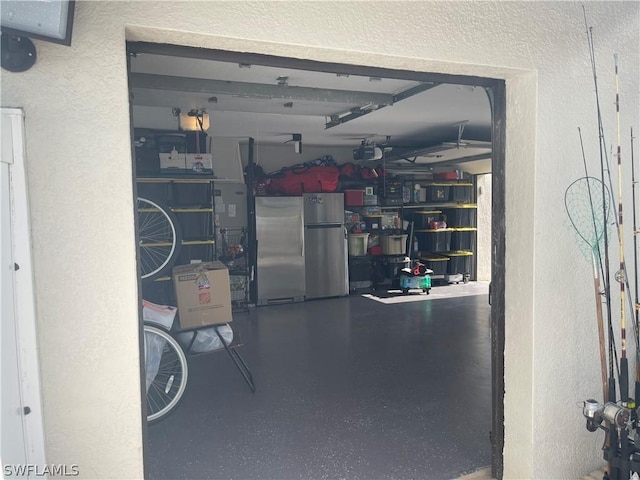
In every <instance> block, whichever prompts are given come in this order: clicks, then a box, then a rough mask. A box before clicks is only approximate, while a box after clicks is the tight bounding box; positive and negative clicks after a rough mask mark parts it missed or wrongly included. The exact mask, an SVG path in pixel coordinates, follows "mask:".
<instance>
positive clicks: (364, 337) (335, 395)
mask: <svg viewBox="0 0 640 480" xmlns="http://www.w3.org/2000/svg"><path fill="white" fill-rule="evenodd" d="M487 290H488V288H487V284H480V283H470V284H468V285H462V284H461V285H450V286H442V287H434V288H433V289H432V291H431V295H424V294H419V293H415V294H410V295H408V296H396V295H394V294H385V295H383V294H380V297H373V298H367V297H363V296H350V297H344V298H338V299H330V300H317V301H311V302H305V303H300V304H288V305H279V306H269V307H259V308H255V309H252V310H251V311H250V312H249V313H245V314H238V315H235V316H234V322H233V327H234V330H235V331H239V332H240V334H241V336H242V340H243V343H244V346H243V347H241V348H240V352H241V354H242V355H243V357H244V359H245V360H246V361H247V363H248V364H249V366H250V368H251V370H252V372H253V375H254V377H255V380H256V386H257V392H256V393H255V394H253V393H251V391H250V390H249V388H248V386H247V385H246V384H245V383H244V381H243V379H242V377H241V376H240V374H239V372H238V371H237V370H236V369H235V367H234V366H233V364H232V363H231V360H230V359H229V357H228V356H227V354H226V353H225V352H224V351H219V352H215V353H212V354H208V355H203V356H199V357H194V358H192V359H191V361H190V368H191V370H190V378H189V386H188V389H187V392H186V394H185V397H184V398H183V401H182V403H181V404H180V405H179V406H178V408H177V410H176V411H175V412H174V413H173V414H171V415H170V416H169V417H167V418H166V419H164V420H162V421H161V422H160V423H158V424H155V425H151V426H149V428H148V446H147V454H148V459H149V462H148V466H149V471H148V474H149V477H150V478H152V479H200V478H202V479H204V478H211V479H244V480H249V479H334V478H344V479H410V478H411V479H415V478H420V479H449V478H456V477H458V476H459V475H460V474H462V473H465V472H470V471H473V470H475V469H477V468H479V467H482V466H486V465H488V464H489V463H490V443H489V431H490V428H491V371H490V364H491V352H490V327H489V316H490V307H489V305H488V302H487V300H488V299H487ZM458 294H462V295H464V296H460V297H456V296H455V295H458Z"/></svg>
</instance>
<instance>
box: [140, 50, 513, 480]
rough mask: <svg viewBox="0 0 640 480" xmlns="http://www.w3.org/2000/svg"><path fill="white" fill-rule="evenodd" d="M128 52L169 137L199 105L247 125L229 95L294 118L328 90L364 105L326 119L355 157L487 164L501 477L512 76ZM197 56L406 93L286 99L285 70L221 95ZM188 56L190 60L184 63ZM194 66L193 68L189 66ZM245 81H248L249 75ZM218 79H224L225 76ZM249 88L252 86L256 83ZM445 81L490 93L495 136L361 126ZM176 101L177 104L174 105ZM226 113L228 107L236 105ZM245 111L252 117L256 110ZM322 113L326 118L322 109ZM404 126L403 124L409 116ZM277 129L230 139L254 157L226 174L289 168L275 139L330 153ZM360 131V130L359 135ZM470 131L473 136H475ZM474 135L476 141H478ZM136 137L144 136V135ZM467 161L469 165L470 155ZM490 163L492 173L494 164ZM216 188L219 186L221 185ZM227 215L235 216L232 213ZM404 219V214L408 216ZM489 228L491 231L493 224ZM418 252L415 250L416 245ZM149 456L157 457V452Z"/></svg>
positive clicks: (444, 165) (198, 142) (148, 107)
mask: <svg viewBox="0 0 640 480" xmlns="http://www.w3.org/2000/svg"><path fill="white" fill-rule="evenodd" d="M128 51H129V54H130V59H129V61H130V65H131V70H130V86H131V89H132V93H133V102H132V109H133V112H132V114H133V126H134V127H138V126H142V127H144V128H149V129H151V130H153V129H156V130H166V132H165V133H167V134H168V133H170V131H171V130H172V129H173V130H176V129H177V128H176V127H177V125H178V122H179V117H180V113H185V112H184V111H186V113H187V114H189V113H190V112H193V110H195V111H196V112H195V117H198V113H199V112H202V113H207V114H208V115H209V120H210V121H211V120H212V121H213V122H212V124H211V125H212V128H213V129H215V128H216V125H221V124H222V125H225V124H226V125H228V126H229V125H232V124H233V122H234V121H237V122H239V123H237V124H236V125H240V124H242V122H243V120H242V117H241V115H240V113H238V112H237V111H236V113H235V115H236V118H235V119H233V115H231V117H229V118H230V120H228V121H222V122H220V121H219V120H218V117H219V114H218V110H217V106H219V105H222V104H223V103H224V101H225V100H226V99H227V97H229V98H232V99H235V100H236V101H243V102H245V105H246V104H249V105H250V107H244V108H251V109H253V111H254V113H255V111H256V109H257V108H258V107H257V104H258V103H259V102H261V101H262V102H264V98H266V97H267V96H270V100H273V99H274V98H275V99H276V100H275V102H277V103H278V105H277V108H280V109H281V111H278V112H268V111H267V112H262V113H264V114H268V115H273V116H274V118H275V117H283V116H285V115H287V113H286V112H288V111H290V110H292V109H295V110H297V109H299V108H304V107H309V108H310V107H311V106H310V105H305V102H309V101H310V100H309V98H310V96H311V95H316V96H317V95H324V98H323V100H322V101H323V102H324V104H325V106H328V105H331V106H334V107H335V105H332V104H335V103H343V104H344V103H349V102H352V103H354V105H352V106H350V108H349V109H347V110H344V111H341V112H340V111H338V112H334V113H329V114H327V115H325V116H324V118H322V119H321V123H322V127H323V128H322V129H321V130H320V132H319V135H324V136H327V135H331V134H332V133H333V132H336V131H340V130H341V129H342V130H343V131H344V132H345V133H343V134H342V135H340V136H339V137H340V141H341V146H342V148H343V151H345V152H348V154H349V155H352V154H353V152H354V150H358V149H359V148H360V147H359V145H362V146H364V147H366V150H367V153H366V155H369V154H371V155H373V156H376V155H377V154H378V153H377V151H376V149H379V150H382V155H383V156H384V158H382V160H383V161H384V162H385V164H384V167H386V169H387V170H390V171H393V169H394V168H396V170H404V171H405V172H407V171H410V170H411V169H414V170H415V169H420V168H427V169H429V168H430V169H432V171H433V168H434V167H435V170H440V169H442V170H455V169H457V168H454V167H460V166H461V165H465V167H468V168H469V169H471V170H473V168H474V167H476V168H478V169H479V170H476V173H474V174H472V177H473V182H472V183H473V191H474V196H475V195H477V194H478V193H479V192H482V193H483V194H484V193H485V192H486V189H487V186H488V185H490V186H491V202H490V205H491V215H490V222H491V223H490V229H489V231H490V232H491V233H490V236H491V245H492V247H493V248H492V249H491V250H492V253H491V255H490V260H489V263H490V265H489V268H488V269H487V268H484V271H486V270H489V271H490V275H491V285H492V288H491V293H490V297H491V322H490V328H491V369H492V372H491V378H492V381H491V391H492V401H491V405H492V412H491V417H492V421H491V424H492V427H491V464H492V469H493V475H494V477H496V478H501V476H502V451H503V445H504V425H503V424H504V414H503V411H504V406H503V396H504V359H503V352H504V236H505V231H504V228H505V222H504V180H505V179H504V131H505V109H506V99H505V88H504V82H503V81H499V80H494V79H487V78H480V77H464V76H451V75H442V74H429V73H422V72H412V71H400V70H389V69H380V68H373V67H363V66H355V65H343V64H333V63H332V64H329V63H321V62H315V61H307V60H299V59H290V58H282V57H273V56H266V55H255V54H245V53H236V52H228V51H215V50H202V49H195V48H190V47H180V46H174V45H161V44H147V43H140V42H138V43H129V44H128ZM166 59H170V60H175V61H177V63H175V62H170V63H172V64H173V67H169V70H162V68H160V67H159V65H160V64H161V63H155V62H156V61H157V62H162V61H164V60H166ZM140 60H142V62H139V61H140ZM194 61H195V62H200V64H201V65H204V64H206V63H207V62H217V63H218V65H219V64H220V63H225V64H227V65H228V66H229V68H233V69H235V72H234V75H236V74H237V73H238V72H241V73H242V74H246V73H247V72H251V71H253V72H256V71H258V70H259V67H263V68H271V69H273V70H274V72H278V71H282V70H287V71H288V70H297V71H300V72H310V73H309V74H310V75H330V76H332V77H333V79H334V81H339V80H340V79H349V78H351V79H352V80H353V79H355V78H357V77H361V78H366V79H367V81H368V82H370V84H371V85H373V86H375V85H377V84H378V82H384V81H387V80H388V81H390V82H398V84H397V90H396V91H394V92H393V93H392V94H391V98H392V104H388V105H386V104H384V102H385V98H384V97H375V99H374V100H371V101H366V99H362V98H360V97H358V96H357V94H361V93H363V92H366V90H365V89H361V90H354V89H352V90H348V92H347V94H346V95H347V97H346V98H345V97H341V96H340V95H341V93H340V92H339V90H340V89H338V88H323V89H320V90H322V91H320V92H318V89H317V88H316V91H315V92H314V91H312V90H313V89H314V87H312V86H309V87H300V88H301V89H304V88H307V90H299V91H298V92H296V93H297V95H299V96H302V98H297V97H296V98H282V96H280V97H278V96H277V90H276V91H275V93H276V95H275V96H274V88H273V87H275V88H276V89H277V88H280V89H282V90H285V89H287V88H288V87H293V86H296V85H293V82H292V79H289V78H287V76H286V75H280V74H279V75H277V76H276V77H275V78H274V79H273V85H266V84H264V83H260V82H244V81H243V82H241V81H240V80H234V83H237V84H239V83H254V84H256V83H259V85H252V86H251V89H252V90H251V92H250V94H247V93H246V91H245V92H242V91H239V90H238V91H235V90H233V89H229V88H227V89H225V88H224V87H225V86H224V85H220V84H218V85H215V87H216V88H217V89H218V91H220V92H222V93H215V92H213V91H211V89H210V85H209V87H207V85H206V83H207V78H201V77H203V76H204V77H206V75H205V74H204V73H202V72H200V73H197V72H198V68H199V67H194V63H189V62H194ZM136 62H139V63H138V66H136V65H135V63H136ZM180 62H187V63H185V64H183V65H182V66H180ZM187 65H190V66H188V67H187ZM171 68H174V70H173V71H172V70H171ZM154 69H157V70H156V71H155V72H154V73H149V72H153V71H154ZM252 69H253V70H252ZM187 72H189V73H187ZM236 78H245V79H246V78H247V77H236ZM192 80H193V81H192ZM214 80H216V79H214ZM217 80H219V78H218V79H217ZM172 82H174V83H172ZM189 83H190V86H188V87H187V86H186V85H187V84H189ZM227 86H228V84H227ZM243 86H244V87H246V85H243ZM236 87H238V85H233V88H236ZM440 87H442V88H441V89H446V88H450V89H452V90H454V91H455V90H456V89H458V91H462V92H475V94H478V93H481V94H482V95H483V96H488V98H489V104H490V106H491V112H490V116H491V120H490V127H489V132H488V135H489V136H488V138H486V137H482V132H479V131H475V132H474V129H473V123H472V122H468V121H463V122H457V123H456V124H451V122H450V124H448V125H446V128H444V127H442V126H440V133H439V134H438V133H437V132H436V130H437V129H436V130H434V132H433V133H432V134H431V135H430V137H429V141H420V142H418V141H417V136H419V135H420V134H421V133H422V134H424V132H420V125H415V127H414V131H413V132H412V131H410V130H407V133H406V134H405V135H402V134H393V135H388V134H387V132H384V131H383V132H378V131H374V130H370V129H367V128H365V127H364V126H363V127H362V128H360V126H361V125H366V123H361V122H365V121H368V120H369V119H371V118H375V116H376V115H379V114H382V113H384V112H385V111H392V110H393V109H394V108H398V109H399V108H402V106H403V105H410V104H411V102H412V101H413V102H415V101H417V99H418V98H419V97H418V96H419V95H421V94H422V93H424V92H428V91H431V90H433V91H436V89H437V88H440ZM369 90H373V92H368V93H370V94H373V93H376V92H375V90H376V89H375V88H371V89H369ZM152 91H153V92H152ZM168 92H170V93H171V96H173V100H170V103H171V104H167V103H165V102H166V99H167V98H168V97H170V95H168ZM185 92H186V93H189V94H191V96H192V95H193V94H194V93H197V94H198V95H200V96H201V97H202V99H201V103H199V104H198V103H195V104H194V103H192V102H191V100H187V98H188V96H184V94H185ZM180 95H183V98H182V103H179V104H178V102H179V99H180ZM305 95H306V96H307V98H305V97H304V96H305ZM158 96H160V97H165V99H164V101H162V102H160V104H155V105H154V104H153V103H154V102H156V101H157V99H158ZM172 102H176V103H175V104H174V103H172ZM204 102H206V103H204ZM252 102H253V106H251V103H252ZM358 102H360V103H358ZM393 102H395V103H393ZM288 104H292V105H288ZM392 105H393V106H392ZM272 107H273V106H270V107H269V108H272ZM373 107H375V108H373ZM176 108H179V109H180V110H183V111H181V112H177V115H176V111H175V109H176ZM240 108H243V107H240ZM260 108H262V107H260ZM157 109H164V110H165V111H166V112H167V113H168V114H167V115H166V116H164V117H162V116H160V115H158V114H157V113H158V110H157ZM203 111H204V112H203ZM220 111H225V112H228V111H226V110H220ZM282 112H285V113H282ZM245 113H251V111H249V112H245ZM145 116H146V118H147V119H149V118H151V119H153V121H152V122H147V123H145V124H144V125H141V124H140V118H142V117H145ZM188 116H189V115H188ZM193 116H194V115H191V117H193ZM315 116H316V117H318V115H315ZM315 120H316V123H317V120H318V119H317V118H316V119H315ZM464 120H466V119H464ZM154 122H156V123H154ZM359 122H360V123H359ZM143 123H144V122H143ZM397 123H400V122H399V120H398V122H397ZM425 123H427V122H425ZM389 124H390V125H393V124H394V122H392V121H390V122H389ZM276 125H277V122H275V121H274V122H271V126H272V127H273V128H272V129H271V130H268V129H269V124H268V123H264V122H262V123H259V122H255V123H253V126H254V132H252V133H251V134H249V135H246V134H240V135H237V134H236V135H229V134H227V136H228V137H239V138H241V139H244V140H242V141H239V142H238V143H237V148H238V151H239V156H238V158H239V159H244V163H240V165H239V166H238V165H228V166H226V167H223V170H224V172H225V173H224V175H229V176H230V177H229V178H228V180H237V181H244V180H245V179H244V175H243V170H245V167H246V166H247V163H249V164H254V163H255V164H257V165H260V166H262V167H263V168H264V167H267V168H265V169H266V170H273V169H274V167H279V166H281V165H278V164H276V163H273V158H274V157H275V155H273V154H271V155H270V154H269V148H275V147H273V145H275V144H276V143H279V144H280V145H279V148H281V147H282V145H286V146H287V148H289V147H290V150H291V152H292V153H293V155H294V156H293V158H296V157H295V155H300V153H298V150H299V149H300V148H302V151H303V152H305V154H311V155H312V156H314V155H316V154H318V155H320V152H321V151H322V149H321V148H319V147H321V141H322V140H318V139H317V138H314V137H313V135H312V134H311V132H310V131H307V130H303V131H302V139H301V140H300V139H299V137H295V136H294V135H296V134H300V133H301V132H300V130H302V129H303V128H304V127H305V125H303V124H300V125H299V126H298V127H297V128H293V127H287V128H286V129H284V128H280V129H279V128H278V127H277V126H276ZM346 127H349V128H346ZM210 128H211V127H210ZM354 128H355V129H356V130H357V131H355V130H354ZM452 131H453V133H454V134H453V135H451V133H452ZM465 132H466V135H467V137H465ZM265 134H266V135H267V136H270V137H272V142H271V145H272V146H271V147H269V142H268V141H266V140H265V137H264V136H263V135H265ZM412 135H413V136H412ZM438 135H440V136H438ZM261 136H262V137H261ZM474 136H475V137H476V138H472V137H474ZM246 137H251V139H247V138H246ZM336 137H338V135H336ZM347 137H348V138H347ZM133 138H134V141H135V139H136V133H135V132H134V135H133ZM186 138H187V140H186V142H191V143H190V145H191V147H192V148H193V147H194V146H195V148H196V149H198V152H204V153H206V149H207V143H206V142H207V139H206V137H204V138H202V137H201V136H200V135H199V134H190V135H186ZM256 138H258V139H260V138H262V139H263V140H262V142H260V141H258V143H257V144H256V142H255V139H256ZM318 138H321V137H318ZM174 140H175V139H174ZM423 140H424V139H423ZM487 141H488V142H489V144H490V154H489V155H488V156H487V155H486V153H485V152H481V153H478V154H477V155H473V154H469V155H467V156H466V157H464V156H462V157H458V158H453V159H451V160H450V161H448V160H446V157H445V155H447V151H448V150H451V149H452V148H451V144H456V145H455V149H456V150H459V149H460V147H461V145H462V144H465V145H464V147H465V148H466V147H467V146H468V145H470V146H471V147H474V146H477V147H479V148H480V147H483V146H485V145H483V144H482V142H487ZM220 143H221V144H225V141H224V140H221V141H220ZM354 143H355V145H354ZM445 144H447V145H445ZM231 145H232V147H231V148H232V149H233V148H234V145H236V144H233V143H231ZM438 148H439V149H438ZM363 150H364V149H363ZM394 150H395V151H394ZM369 152H373V153H369ZM449 153H450V152H449ZM394 155H395V160H394ZM430 155H431V156H430ZM438 156H440V157H439V158H445V160H440V162H434V161H433V159H434V158H436V159H437V158H438ZM467 157H468V158H467ZM134 158H135V157H134ZM419 159H423V160H424V161H421V160H419ZM461 159H462V160H463V161H461ZM240 161H242V160H240ZM213 162H214V163H213V165H212V166H215V165H216V164H215V155H213ZM270 162H271V163H270ZM421 164H422V165H421ZM487 165H488V167H487ZM134 167H139V165H135V166H134ZM487 168H488V169H489V170H487ZM213 170H214V173H216V168H213ZM249 171H251V169H249ZM489 173H490V181H489V182H488V183H487V181H488V178H487V177H484V178H482V179H481V180H480V185H478V179H479V178H480V177H479V175H481V174H489ZM234 175H235V177H234ZM141 176H144V175H139V177H141ZM231 177H234V178H231ZM456 180H458V179H456ZM219 183H220V184H224V183H225V182H224V181H222V182H219ZM140 186H141V184H140V183H139V182H137V187H138V195H139V192H140ZM143 188H146V189H147V190H149V185H146V186H144V187H143ZM213 188H214V189H215V188H216V187H215V182H214V186H213ZM194 191H195V189H194ZM191 193H193V192H191ZM248 193H249V195H248V199H247V203H248V210H249V216H248V222H247V223H248V225H247V241H248V246H249V247H250V248H254V247H255V245H254V244H255V239H256V232H255V231H254V230H252V227H251V223H252V208H254V207H253V205H254V202H255V199H254V198H252V193H253V192H252V189H251V188H250V189H248ZM171 195H180V192H178V193H176V192H175V191H173V192H172V193H171ZM227 205H228V204H225V207H226V208H227V209H228V206H227ZM226 213H228V211H227V212H226ZM401 220H403V219H402V218H401ZM436 220H437V219H436ZM425 230H427V229H425ZM483 233H485V234H486V228H485V230H484V232H483ZM215 240H216V241H217V243H218V244H220V243H221V242H222V241H224V238H220V237H218V238H216V239H215ZM214 248H215V247H214ZM408 248H411V247H410V246H409V247H408ZM252 255H253V259H252V261H253V262H254V263H255V261H256V256H257V251H253V253H252ZM476 257H477V256H476ZM476 262H477V258H474V263H473V275H474V280H475V279H476V277H477V274H478V272H479V271H483V268H478V266H477V263H476ZM485 267H486V265H485ZM251 281H254V280H251ZM257 288H259V286H257ZM255 290H256V286H255V285H253V286H249V287H248V291H249V294H252V292H255ZM142 291H143V290H142ZM255 300H256V298H255V297H254V298H250V299H249V300H248V303H252V302H253V303H255ZM320 302H321V301H319V302H314V305H318V306H320V304H321V303H320ZM267 308H268V307H267ZM258 385H259V379H258ZM485 414H486V415H489V412H485ZM147 435H148V434H147ZM146 457H148V453H147V455H146Z"/></svg>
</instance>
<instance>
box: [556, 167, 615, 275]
mask: <svg viewBox="0 0 640 480" xmlns="http://www.w3.org/2000/svg"><path fill="white" fill-rule="evenodd" d="M564 206H565V208H566V210H567V215H568V216H569V221H570V223H571V226H572V227H573V229H574V230H575V232H576V234H577V235H578V237H579V238H580V239H581V240H582V241H581V242H580V243H579V245H580V251H581V252H582V254H583V255H584V257H585V258H586V259H587V260H588V261H589V262H591V261H592V260H595V262H596V264H597V265H598V266H600V255H601V252H603V249H604V232H605V229H607V228H608V223H609V222H608V220H609V216H610V214H611V213H610V211H611V194H610V193H609V189H608V188H607V187H606V185H604V184H603V183H602V181H600V180H598V179H597V178H594V177H581V178H579V179H577V180H576V181H575V182H573V183H572V184H571V185H569V187H568V188H567V190H566V191H565V193H564ZM607 233H608V232H607Z"/></svg>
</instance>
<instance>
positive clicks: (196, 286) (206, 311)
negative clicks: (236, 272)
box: [173, 262, 233, 329]
mask: <svg viewBox="0 0 640 480" xmlns="http://www.w3.org/2000/svg"><path fill="white" fill-rule="evenodd" d="M173 286H174V289H175V293H176V301H177V303H178V317H179V319H180V328H182V329H186V328H195V327H202V326H205V325H220V324H225V323H229V322H231V321H232V320H233V318H232V316H231V287H230V286H229V270H228V269H227V267H226V266H225V265H224V264H223V263H221V262H205V263H194V264H191V265H180V266H178V267H174V269H173Z"/></svg>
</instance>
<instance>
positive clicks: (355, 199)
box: [344, 190, 364, 207]
mask: <svg viewBox="0 0 640 480" xmlns="http://www.w3.org/2000/svg"><path fill="white" fill-rule="evenodd" d="M344 204H345V206H346V207H361V206H363V205H364V190H345V191H344Z"/></svg>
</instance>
